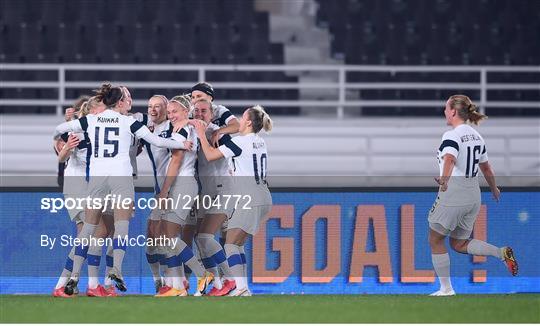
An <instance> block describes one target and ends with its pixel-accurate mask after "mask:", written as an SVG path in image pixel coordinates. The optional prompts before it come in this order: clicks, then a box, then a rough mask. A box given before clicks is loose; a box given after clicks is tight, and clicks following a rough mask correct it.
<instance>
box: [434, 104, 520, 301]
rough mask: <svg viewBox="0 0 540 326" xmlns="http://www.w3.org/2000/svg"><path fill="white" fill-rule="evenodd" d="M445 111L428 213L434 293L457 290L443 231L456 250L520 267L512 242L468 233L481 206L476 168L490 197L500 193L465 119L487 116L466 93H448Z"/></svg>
mask: <svg viewBox="0 0 540 326" xmlns="http://www.w3.org/2000/svg"><path fill="white" fill-rule="evenodd" d="M444 115H445V117H446V122H447V124H448V125H449V126H452V128H453V129H452V130H449V131H447V132H445V133H444V135H443V137H442V143H441V146H440V147H439V150H438V154H437V159H438V161H439V169H440V177H438V178H436V181H437V183H438V184H439V186H440V187H439V193H438V195H437V199H436V201H435V203H434V204H433V207H432V208H431V211H430V212H429V218H428V221H429V227H430V230H429V244H430V246H431V259H432V262H433V267H434V268H435V272H436V273H437V276H438V278H439V282H440V289H439V291H437V292H434V293H432V294H431V295H433V296H450V295H455V291H454V289H453V287H452V283H451V281H450V257H449V255H448V252H447V250H446V246H445V243H444V241H445V238H446V237H447V236H450V246H451V247H452V249H454V250H455V251H456V252H459V253H463V254H469V255H476V256H493V257H496V258H498V259H500V260H502V261H503V262H505V263H506V265H507V267H508V269H509V271H510V273H511V274H512V275H514V276H515V275H517V273H518V264H517V261H516V259H515V257H514V254H513V252H512V249H511V248H510V247H502V248H498V247H495V246H494V245H492V244H489V243H486V242H484V241H481V240H477V239H471V238H470V237H471V234H472V231H473V226H474V223H475V221H476V217H477V215H478V212H479V211H480V186H479V184H478V176H477V174H478V168H480V170H481V171H482V174H483V175H484V178H485V179H486V181H487V183H488V184H489V187H490V189H491V193H492V194H493V198H494V199H495V200H496V201H497V202H498V201H499V197H500V191H499V189H498V188H497V184H496V183H495V175H494V173H493V170H492V169H491V165H490V164H489V162H488V154H487V150H486V144H485V142H484V139H483V138H482V136H480V134H479V133H478V132H477V131H476V130H475V129H474V128H472V127H471V126H470V125H469V124H467V122H471V123H472V124H475V125H478V123H479V122H480V121H482V120H483V119H485V118H486V116H485V115H483V114H482V113H479V112H478V111H477V107H476V105H474V104H473V103H472V101H471V100H470V99H469V98H468V97H467V96H465V95H453V96H451V97H450V98H449V99H448V101H447V102H446V107H445V110H444Z"/></svg>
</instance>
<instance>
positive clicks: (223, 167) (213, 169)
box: [197, 123, 232, 177]
mask: <svg viewBox="0 0 540 326" xmlns="http://www.w3.org/2000/svg"><path fill="white" fill-rule="evenodd" d="M218 129H219V127H218V126H217V125H215V124H213V123H209V124H208V126H207V128H206V139H208V141H210V139H211V138H212V133H213V132H214V131H216V130H218ZM230 140H231V136H230V135H220V137H219V143H220V145H221V144H223V143H224V142H226V141H230ZM197 163H198V167H197V172H198V173H197V174H198V175H199V176H201V177H227V176H231V175H232V174H231V172H232V169H231V159H230V158H223V159H219V160H215V161H212V162H208V160H207V159H206V156H204V153H203V151H202V150H199V153H198V160H197Z"/></svg>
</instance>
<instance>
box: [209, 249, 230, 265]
mask: <svg viewBox="0 0 540 326" xmlns="http://www.w3.org/2000/svg"><path fill="white" fill-rule="evenodd" d="M212 259H213V260H214V261H215V262H216V264H218V265H219V264H221V263H223V262H224V261H226V260H227V256H225V252H224V251H223V250H220V251H218V252H216V253H215V254H214V255H213V256H212Z"/></svg>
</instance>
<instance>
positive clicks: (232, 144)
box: [218, 138, 242, 158]
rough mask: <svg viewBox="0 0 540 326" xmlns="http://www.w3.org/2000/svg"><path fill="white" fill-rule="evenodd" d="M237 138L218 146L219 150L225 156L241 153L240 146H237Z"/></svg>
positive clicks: (234, 155)
mask: <svg viewBox="0 0 540 326" xmlns="http://www.w3.org/2000/svg"><path fill="white" fill-rule="evenodd" d="M239 145H240V144H239V143H238V140H237V139H235V138H232V139H230V140H228V141H226V142H224V143H223V145H221V146H219V147H218V149H219V151H220V152H221V153H222V154H223V156H224V157H225V158H229V157H236V156H240V155H241V154H242V148H241V146H239Z"/></svg>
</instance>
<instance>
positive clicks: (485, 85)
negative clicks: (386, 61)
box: [0, 63, 540, 118]
mask: <svg viewBox="0 0 540 326" xmlns="http://www.w3.org/2000/svg"><path fill="white" fill-rule="evenodd" d="M44 70H49V71H56V73H57V80H56V81H44V80H32V81H20V80H15V81H13V80H1V79H0V90H2V89H8V88H33V89H36V88H38V89H57V90H58V98H56V99H40V98H24V99H20V98H1V99H0V106H19V107H24V106H51V107H56V114H57V115H61V114H62V113H63V111H62V107H63V106H66V105H69V104H71V103H72V102H73V100H74V99H69V98H66V90H67V89H70V88H89V89H92V88H94V87H96V84H97V83H99V82H101V81H95V82H94V81H68V80H66V73H67V72H69V71H70V70H76V71H186V72H191V73H193V72H196V73H197V79H198V80H193V81H190V82H186V81H183V82H163V81H145V82H135V81H118V80H113V82H118V83H120V82H121V83H122V84H123V85H126V86H127V87H129V88H134V89H154V88H175V89H189V88H190V87H191V86H192V85H193V84H194V83H196V82H198V81H204V80H206V76H207V74H208V72H284V73H287V74H299V73H302V72H327V73H328V74H333V75H334V76H335V77H336V78H334V79H333V80H335V81H331V82H301V81H300V80H299V81H297V82H256V81H246V82H238V81H236V82H213V85H214V87H215V88H217V89H246V90H249V89H267V90H268V89H293V90H301V89H326V90H334V91H336V90H337V97H335V98H334V99H326V100H305V99H302V98H299V99H298V100H261V99H253V100H246V99H227V100H222V101H220V103H221V104H223V105H226V106H248V105H252V104H253V103H259V104H262V105H265V106H268V107H272V106H273V107H291V106H296V107H308V108H309V107H329V108H335V110H336V116H337V117H338V118H342V117H343V116H344V113H345V110H346V109H348V108H362V107H368V106H369V107H396V106H399V107H426V108H428V107H441V106H444V100H442V99H441V100H435V101H434V100H385V99H370V100H366V99H361V98H360V99H353V98H348V96H347V91H360V90H373V89H377V90H410V89H423V90H434V89H438V90H453V89H460V90H474V91H479V94H480V95H479V98H474V99H473V100H475V101H477V102H478V103H479V104H480V108H481V110H482V111H483V112H485V110H486V108H528V109H534V110H536V109H540V101H498V100H490V99H489V98H488V91H489V90H520V91H540V83H538V82H532V83H531V82H519V83H516V82H514V81H512V82H505V83H499V82H490V78H488V75H489V74H491V73H507V74H516V75H519V74H533V75H536V74H538V76H536V77H535V78H533V80H534V81H537V80H538V79H539V76H540V66H356V65H204V64H201V65H171V64H163V65H161V64H9V63H7V64H6V63H4V64H0V71H44ZM362 72H365V73H391V74H396V73H413V74H414V73H424V74H425V73H428V74H441V76H443V75H444V74H446V75H448V74H451V73H469V74H478V75H477V76H478V81H477V82H455V81H450V82H444V81H441V82H388V81H377V80H370V81H368V82H354V81H350V80H349V78H348V74H349V73H362ZM452 79H453V80H455V78H452ZM519 79H520V78H519V77H517V78H516V79H515V80H519ZM208 81H209V82H212V81H211V80H208ZM146 101H147V99H137V98H135V99H134V103H133V104H134V105H135V106H144V105H146Z"/></svg>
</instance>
